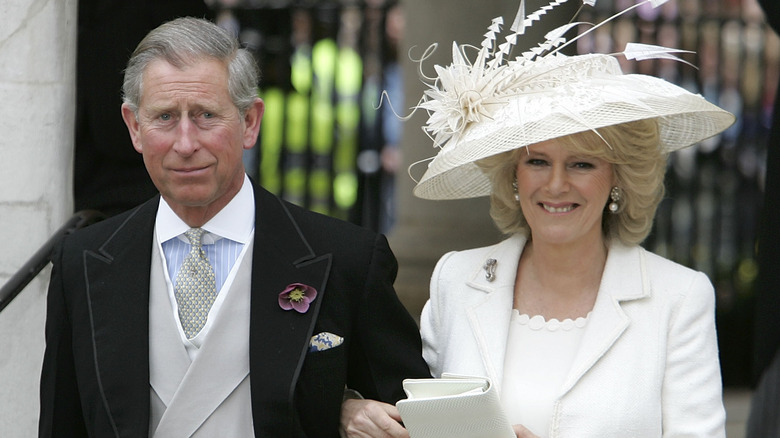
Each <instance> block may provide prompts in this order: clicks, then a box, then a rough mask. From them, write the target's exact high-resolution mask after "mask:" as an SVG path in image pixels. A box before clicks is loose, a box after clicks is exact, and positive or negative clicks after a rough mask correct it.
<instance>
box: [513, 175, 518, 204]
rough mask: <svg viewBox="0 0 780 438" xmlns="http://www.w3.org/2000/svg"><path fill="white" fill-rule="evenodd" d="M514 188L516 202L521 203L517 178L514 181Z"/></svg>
mask: <svg viewBox="0 0 780 438" xmlns="http://www.w3.org/2000/svg"><path fill="white" fill-rule="evenodd" d="M512 188H513V189H514V191H515V201H516V202H520V193H517V178H515V180H514V181H512Z"/></svg>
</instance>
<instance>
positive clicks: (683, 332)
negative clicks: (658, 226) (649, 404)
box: [662, 273, 726, 437]
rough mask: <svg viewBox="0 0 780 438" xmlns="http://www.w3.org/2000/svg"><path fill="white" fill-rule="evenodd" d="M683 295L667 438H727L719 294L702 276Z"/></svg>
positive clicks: (674, 327)
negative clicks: (718, 324) (717, 305)
mask: <svg viewBox="0 0 780 438" xmlns="http://www.w3.org/2000/svg"><path fill="white" fill-rule="evenodd" d="M682 290H684V292H683V294H682V295H681V296H680V300H679V301H678V302H677V304H676V306H675V309H674V314H673V315H672V317H671V318H670V321H669V327H668V332H667V333H668V344H667V345H668V351H667V357H666V370H665V373H664V382H663V387H662V391H663V394H662V400H663V436H664V437H682V436H685V437H725V421H726V413H725V410H724V408H723V395H722V383H721V376H720V363H719V358H718V346H717V336H716V332H715V293H714V289H713V287H712V284H711V283H710V281H709V279H707V277H706V276H705V275H704V274H702V273H696V274H695V275H694V276H693V279H692V280H691V282H690V284H688V287H687V289H685V288H683V289H682Z"/></svg>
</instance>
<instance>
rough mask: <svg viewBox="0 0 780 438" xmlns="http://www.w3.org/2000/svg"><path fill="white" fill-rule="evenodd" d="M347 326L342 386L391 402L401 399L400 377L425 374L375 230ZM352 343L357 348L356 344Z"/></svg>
mask: <svg viewBox="0 0 780 438" xmlns="http://www.w3.org/2000/svg"><path fill="white" fill-rule="evenodd" d="M368 263H369V267H368V275H367V277H366V284H365V287H364V288H363V291H362V296H361V298H360V300H359V303H358V309H359V310H358V317H357V319H356V325H355V326H354V327H353V329H352V331H353V333H355V334H356V336H357V339H358V343H359V344H358V345H357V346H353V347H352V348H351V349H350V364H349V369H350V370H358V371H356V372H350V375H349V377H348V381H347V385H348V386H349V388H351V389H355V390H357V391H358V392H360V394H362V395H363V396H364V397H365V398H370V399H375V400H381V401H384V402H386V403H395V402H397V401H398V400H400V399H402V398H405V394H404V392H403V387H402V385H401V383H402V381H403V379H406V378H423V377H430V372H429V371H428V366H427V365H426V364H425V361H424V360H423V358H422V352H421V351H422V347H421V344H420V333H419V331H418V327H417V323H416V322H415V321H414V319H413V318H412V317H411V315H410V314H409V312H408V311H407V310H406V308H405V307H404V305H403V304H402V303H401V301H400V300H399V299H398V296H397V295H396V293H395V290H394V288H393V282H394V280H395V276H396V273H397V270H398V265H397V263H396V260H395V257H394V256H393V253H392V251H391V250H390V247H389V245H388V244H387V239H386V238H385V237H384V236H382V235H377V238H376V240H375V242H374V248H373V251H372V254H371V259H370V260H369V262H368ZM356 347H357V348H356Z"/></svg>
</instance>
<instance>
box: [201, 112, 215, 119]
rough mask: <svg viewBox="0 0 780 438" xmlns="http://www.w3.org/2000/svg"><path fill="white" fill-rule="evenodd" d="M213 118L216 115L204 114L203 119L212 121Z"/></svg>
mask: <svg viewBox="0 0 780 438" xmlns="http://www.w3.org/2000/svg"><path fill="white" fill-rule="evenodd" d="M212 117H214V113H209V112H205V113H203V118H204V119H210V118H212Z"/></svg>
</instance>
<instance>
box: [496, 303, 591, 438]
mask: <svg viewBox="0 0 780 438" xmlns="http://www.w3.org/2000/svg"><path fill="white" fill-rule="evenodd" d="M587 321H588V319H587V317H584V318H577V319H576V320H573V321H572V320H571V319H565V320H563V321H558V320H557V319H551V320H549V321H545V319H544V317H542V316H541V315H536V316H534V317H529V316H528V315H525V314H522V315H521V314H520V313H519V312H518V311H517V310H513V311H512V319H511V322H510V328H509V336H508V338H507V346H506V357H505V360H504V377H503V382H502V384H501V401H502V404H503V405H504V409H505V410H506V414H507V416H508V417H509V421H510V423H511V424H522V425H523V426H525V427H526V428H528V429H529V430H530V431H531V432H533V433H534V434H536V435H538V436H539V437H541V438H545V437H547V436H548V431H549V429H550V419H551V418H552V414H553V408H554V404H555V400H556V398H557V397H558V395H559V392H560V388H561V385H562V384H563V381H564V379H565V378H566V374H567V373H568V372H569V369H570V368H571V364H572V361H573V360H574V355H575V354H576V353H577V348H578V347H579V345H580V341H581V340H582V334H583V333H584V331H585V326H586V324H587Z"/></svg>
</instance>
